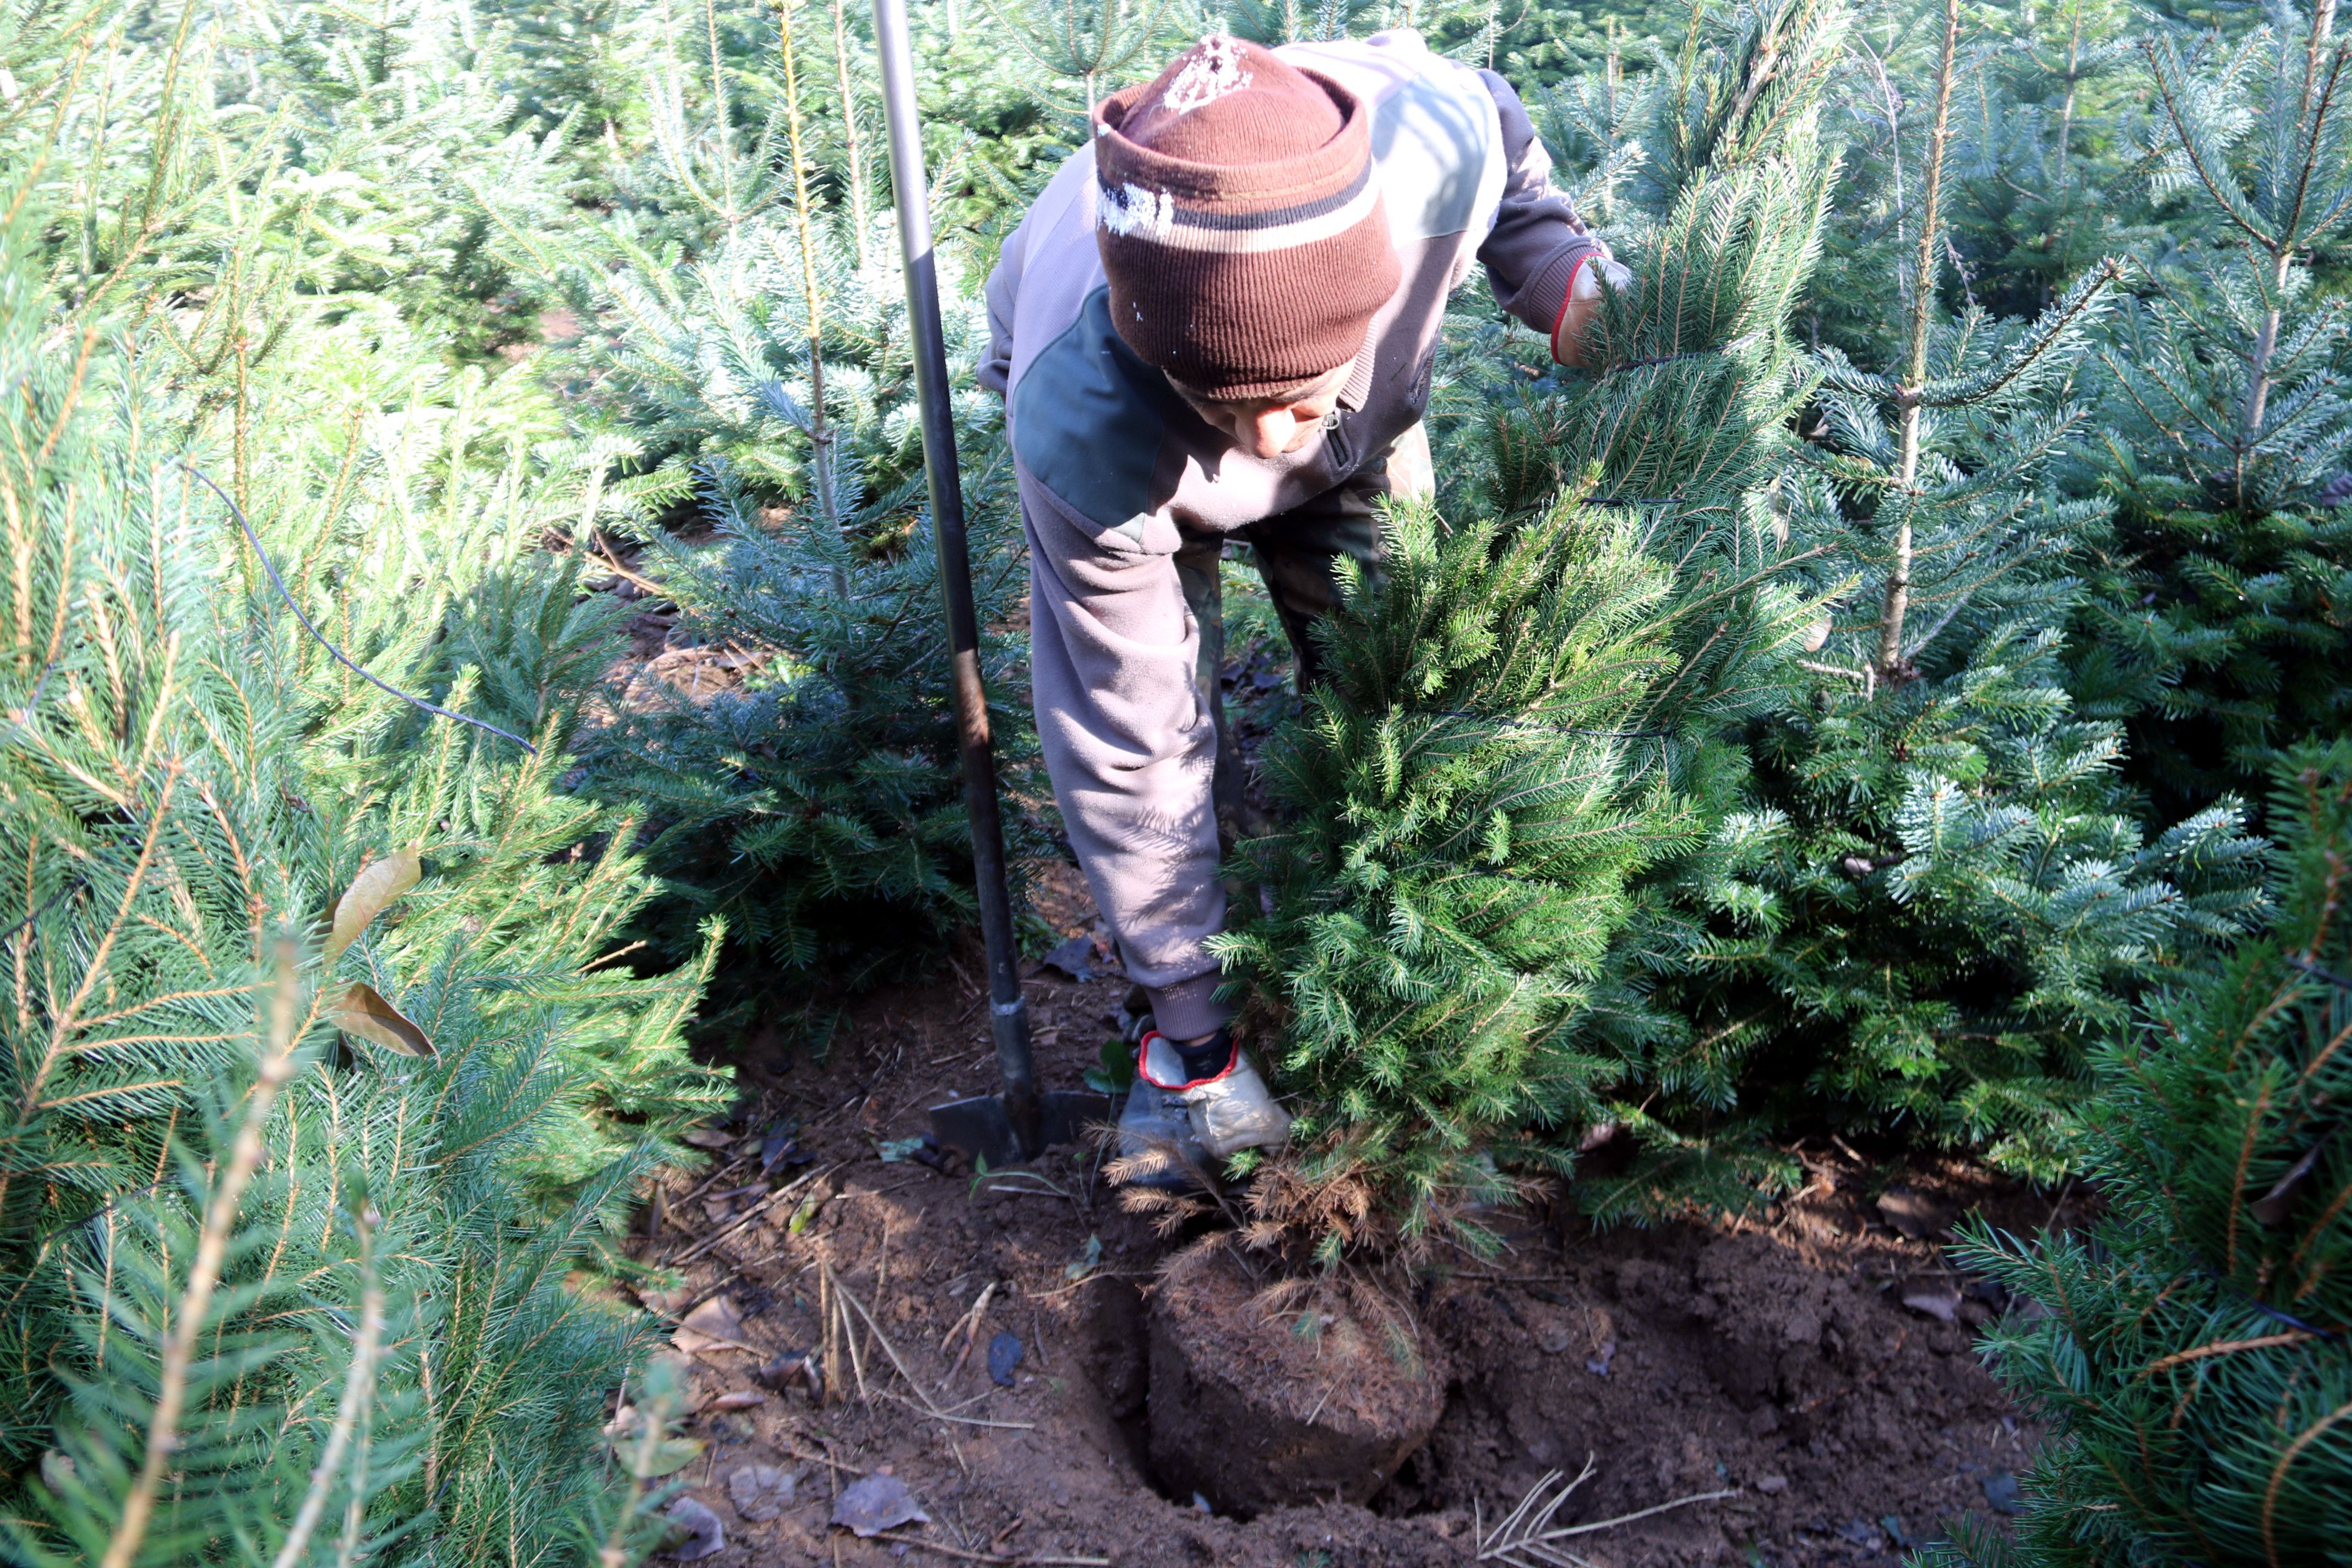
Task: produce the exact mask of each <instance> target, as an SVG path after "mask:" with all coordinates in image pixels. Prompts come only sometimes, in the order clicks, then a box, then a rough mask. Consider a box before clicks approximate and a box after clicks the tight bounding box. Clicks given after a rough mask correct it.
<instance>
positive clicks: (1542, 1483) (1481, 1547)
mask: <svg viewBox="0 0 2352 1568" xmlns="http://www.w3.org/2000/svg"><path fill="white" fill-rule="evenodd" d="M1592 1471H1593V1463H1592V1456H1591V1455H1590V1454H1588V1455H1586V1456H1585V1458H1584V1468H1582V1469H1581V1470H1579V1471H1578V1472H1577V1474H1576V1479H1574V1480H1572V1481H1570V1482H1569V1483H1568V1484H1567V1485H1566V1486H1563V1487H1560V1488H1559V1490H1557V1491H1553V1490H1552V1488H1553V1486H1554V1485H1555V1484H1556V1483H1557V1482H1558V1481H1559V1479H1560V1477H1561V1476H1563V1475H1565V1474H1567V1472H1566V1471H1564V1470H1548V1471H1546V1472H1545V1473H1544V1476H1543V1479H1541V1480H1538V1482H1536V1484H1535V1485H1534V1486H1532V1487H1529V1488H1528V1495H1527V1496H1525V1497H1523V1498H1521V1499H1520V1500H1519V1506H1518V1507H1517V1508H1515V1509H1513V1510H1511V1511H1510V1513H1509V1515H1508V1516H1507V1518H1505V1519H1504V1520H1503V1521H1502V1522H1501V1523H1499V1524H1497V1525H1496V1526H1495V1532H1494V1533H1493V1534H1492V1535H1489V1534H1487V1533H1486V1527H1485V1524H1484V1522H1483V1521H1480V1520H1478V1518H1477V1516H1476V1514H1475V1511H1474V1513H1473V1516H1472V1525H1471V1531H1472V1535H1473V1539H1474V1540H1475V1542H1476V1544H1477V1549H1478V1557H1477V1561H1479V1562H1481V1563H1504V1564H1507V1568H1545V1565H1549V1568H1592V1565H1591V1563H1588V1562H1586V1561H1585V1560H1584V1559H1583V1558H1581V1557H1579V1556H1577V1555H1576V1553H1574V1552H1570V1551H1569V1550H1568V1549H1567V1548H1565V1547H1562V1546H1558V1545H1555V1544H1554V1542H1560V1541H1565V1540H1567V1539H1568V1538H1569V1537H1570V1536H1572V1535H1591V1534H1592V1533H1593V1532H1594V1531H1602V1530H1613V1529H1615V1528H1616V1527H1617V1526H1618V1525H1621V1524H1631V1523H1633V1521H1635V1520H1639V1519H1648V1518H1650V1517H1651V1516H1652V1515H1654V1514H1661V1513H1664V1512H1667V1511H1668V1510H1673V1509H1677V1508H1687V1507H1689V1506H1690V1505H1691V1504H1692V1503H1695V1502H1712V1501H1714V1500H1717V1498H1727V1497H1738V1495H1739V1489H1738V1488H1737V1487H1728V1488H1725V1489H1722V1490H1719V1491H1711V1492H1694V1493H1692V1494H1691V1495H1690V1496H1689V1497H1679V1498H1676V1499H1675V1500H1674V1501H1672V1502H1662V1503H1659V1504H1658V1505H1656V1506H1655V1507H1654V1508H1645V1509H1639V1510H1635V1511H1634V1512H1632V1513H1621V1514H1618V1515H1617V1516H1616V1517H1615V1518H1613V1519H1597V1520H1594V1521H1592V1522H1591V1523H1590V1524H1564V1525H1554V1524H1553V1523H1552V1522H1551V1521H1552V1516H1553V1515H1554V1514H1556V1513H1558V1512H1559V1510H1560V1506H1561V1505H1562V1504H1563V1503H1565V1502H1567V1501H1568V1499H1569V1494H1570V1493H1571V1492H1573V1491H1574V1490H1576V1489H1577V1488H1579V1487H1580V1486H1582V1485H1583V1484H1584V1483H1585V1482H1587V1481H1589V1480H1591V1479H1592ZM1546 1492H1551V1495H1550V1496H1549V1498H1547V1497H1546V1496H1545V1495H1544V1494H1545V1493H1546Z"/></svg>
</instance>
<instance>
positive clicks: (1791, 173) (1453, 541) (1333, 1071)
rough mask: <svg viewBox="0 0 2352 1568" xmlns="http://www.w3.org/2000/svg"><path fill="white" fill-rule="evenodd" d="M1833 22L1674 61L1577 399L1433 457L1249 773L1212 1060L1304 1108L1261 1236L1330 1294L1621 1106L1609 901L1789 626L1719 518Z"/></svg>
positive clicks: (1535, 407) (1779, 387)
mask: <svg viewBox="0 0 2352 1568" xmlns="http://www.w3.org/2000/svg"><path fill="white" fill-rule="evenodd" d="M1846 19H1847V14H1846V13H1845V12H1844V10H1843V8H1842V7H1839V6H1837V5H1821V4H1811V3H1809V0H1792V3H1790V4H1787V5H1780V6H1777V7H1773V8H1770V9H1768V10H1762V11H1755V12H1750V11H1746V10H1742V11H1738V12H1736V13H1732V14H1729V15H1728V16H1724V15H1720V14H1718V15H1716V16H1714V17H1713V18H1712V19H1711V22H1710V24H1709V25H1708V26H1706V28H1705V29H1704V30H1703V31H1702V30H1700V29H1698V28H1696V27H1695V29H1694V35H1693V38H1692V41H1691V42H1690V44H1689V45H1688V46H1687V47H1686V48H1685V53H1684V55H1683V56H1682V57H1681V58H1680V60H1679V61H1678V68H1677V75H1676V79H1675V87H1674V89H1672V90H1670V91H1669V92H1667V93H1665V94H1664V95H1662V97H1661V99H1660V103H1661V121H1662V124H1661V132H1662V135H1661V145H1662V147H1663V148H1664V153H1663V154H1662V156H1661V157H1660V160H1659V163H1658V165H1657V168H1656V171H1655V174H1654V180H1655V182H1656V184H1657V186H1658V188H1659V190H1660V192H1661V195H1660V199H1659V206H1660V208H1661V216H1660V217H1659V218H1658V220H1657V221H1656V222H1655V223H1654V225H1652V226H1648V227H1646V228H1644V229H1643V230H1641V231H1639V232H1638V233H1637V234H1635V235H1633V236H1631V237H1629V245H1628V249H1627V254H1628V256H1629V257H1631V258H1633V265H1634V269H1635V272H1636V275H1637V277H1638V278H1639V279H1640V284H1639V287H1638V289H1633V290H1628V291H1627V292H1625V293H1624V294H1622V295H1618V296H1613V297H1612V299H1611V300H1610V301H1609V304H1608V318H1607V321H1606V324H1605V325H1604V326H1603V327H1601V329H1600V330H1599V331H1597V332H1596V341H1595V348H1596V358H1597V359H1598V360H1599V362H1600V363H1601V369H1600V370H1599V371H1598V372H1596V373H1594V374H1591V375H1589V376H1588V375H1578V374H1570V375H1564V376H1562V377H1560V378H1558V379H1557V380H1549V381H1548V382H1547V383H1546V384H1545V385H1544V386H1543V387H1540V388H1537V389H1533V390H1530V391H1529V392H1528V394H1527V395H1526V396H1525V398H1524V400H1523V401H1520V402H1518V403H1517V405H1507V406H1505V407H1504V408H1502V409H1501V410H1500V411H1498V412H1497V413H1496V415H1495V416H1493V417H1491V418H1489V419H1487V420H1485V421H1482V422H1480V424H1479V425H1478V426H1475V427H1474V429H1473V431H1472V433H1471V434H1470V435H1469V436H1467V437H1458V438H1457V439H1456V440H1454V441H1451V442H1449V443H1447V450H1448V452H1449V453H1450V454H1460V453H1463V452H1465V451H1469V452H1479V451H1483V452H1484V454H1485V456H1484V457H1483V458H1477V459H1475V461H1474V463H1473V465H1472V467H1471V471H1470V473H1469V474H1468V475H1466V476H1457V477H1456V478H1455V479H1454V480H1453V481H1452V482H1450V483H1449V485H1448V486H1447V489H1446V496H1447V501H1446V507H1447V510H1448V514H1449V515H1445V516H1441V514H1440V512H1439V511H1438V510H1435V509H1433V508H1431V507H1428V506H1423V505H1415V506H1411V507H1401V508H1398V509H1396V510H1393V511H1392V512H1391V516H1390V529H1389V533H1388V538H1387V548H1388V559H1387V562H1386V563H1385V565H1384V566H1383V568H1382V570H1381V573H1380V574H1377V575H1373V576H1369V577H1363V578H1360V579H1357V578H1351V579H1350V586H1349V593H1348V594H1347V595H1346V602H1345V604H1344V605H1343V606H1342V608H1341V609H1340V611H1339V614H1338V615H1337V616H1335V617H1334V618H1333V620H1332V623H1331V625H1330V627H1329V629H1328V654H1329V662H1330V668H1331V669H1332V671H1333V674H1332V677H1331V679H1330V680H1329V682H1328V684H1327V685H1325V686H1323V687H1321V688H1320V689H1317V690H1316V691H1314V692H1312V693H1310V694H1309V695H1308V696H1307V708H1306V713H1305V716H1304V718H1303V719H1302V720H1301V721H1299V722H1298V724H1297V726H1295V727H1294V728H1293V729H1292V730H1291V731H1289V732H1288V733H1287V734H1286V737H1284V738H1283V739H1282V741H1281V742H1279V743H1278V744H1277V746H1276V749H1275V752H1274V754H1273V761H1272V763H1271V766H1270V773H1271V781H1270V782H1271V787H1272V794H1273V795H1274V796H1275V799H1276V802H1277V804H1278V805H1279V806H1280V807H1281V808H1282V809H1283V810H1284V811H1285V813H1286V816H1287V818H1288V821H1287V824H1286V826H1285V827H1284V828H1283V829H1282V830H1280V831H1278V832H1276V833H1275V834H1273V835H1271V836H1268V837H1264V838H1261V839H1256V840H1252V841H1247V842H1244V844H1243V846H1242V847H1241V848H1240V850H1239V852H1238V858H1239V862H1240V868H1241V869H1242V870H1243V872H1244V874H1245V875H1246V876H1247V878H1248V879H1250V880H1252V881H1254V882H1255V883H1257V884H1258V885H1259V887H1260V888H1262V889H1264V892H1263V895H1262V896H1263V898H1264V899H1265V907H1266V911H1267V912H1266V913H1265V916H1264V917H1263V918H1262V919H1258V920H1254V921H1249V922H1248V923H1247V924H1245V925H1243V926H1241V927H1239V928H1238V929H1236V930H1235V931H1234V932H1232V933H1231V934H1229V936H1228V937H1227V938H1226V939H1225V945H1224V950H1223V951H1224V952H1225V954H1226V957H1227V962H1228V963H1229V964H1230V965H1232V966H1233V967H1234V969H1235V970H1237V971H1238V972H1240V973H1244V974H1247V975H1248V976H1250V977H1251V979H1252V980H1253V982H1254V984H1253V987H1252V991H1251V998H1252V1001H1251V1008H1250V1011H1249V1013H1248V1014H1247V1015H1246V1016H1245V1023H1244V1028H1245V1029H1246V1030H1249V1031H1251V1032H1255V1033H1259V1034H1260V1035H1261V1037H1268V1038H1270V1039H1271V1040H1276V1041H1278V1043H1273V1044H1272V1046H1271V1051H1270V1054H1271V1056H1272V1058H1273V1060H1274V1062H1275V1063H1276V1066H1277V1067H1278V1068H1279V1069H1280V1071H1281V1072H1282V1074H1283V1075H1284V1077H1285V1081H1286V1083H1288V1084H1291V1085H1293V1086H1295V1087H1297V1089H1301V1090H1303V1091H1304V1096H1305V1099H1306V1100H1307V1104H1308V1105H1309V1107H1310V1110H1309V1113H1308V1114H1307V1116H1306V1117H1304V1118H1302V1124H1301V1126H1300V1128H1299V1131H1298V1138H1297V1142H1295V1144H1294V1152H1293V1153H1292V1154H1290V1155H1288V1156H1286V1158H1285V1159H1284V1160H1283V1161H1281V1162H1278V1163H1277V1166H1276V1169H1275V1170H1274V1171H1272V1172H1270V1173H1268V1176H1267V1177H1266V1179H1265V1180H1264V1182H1263V1183H1262V1185H1261V1188H1260V1196H1259V1200H1258V1201H1259V1203H1260V1206H1261V1215H1262V1219H1263V1221H1264V1223H1265V1225H1266V1226H1268V1227H1270V1228H1272V1229H1274V1230H1276V1231H1283V1230H1285V1229H1286V1228H1287V1229H1288V1231H1289V1233H1290V1234H1293V1235H1303V1236H1304V1237H1307V1238H1308V1239H1311V1240H1312V1241H1313V1242H1314V1243H1315V1244H1316V1245H1317V1247H1318V1249H1319V1251H1320V1255H1321V1256H1322V1257H1323V1258H1325V1259H1326V1260H1329V1259H1332V1258H1336V1257H1338V1256H1339V1255H1340V1253H1341V1252H1342V1251H1343V1250H1344V1249H1345V1248H1346V1247H1348V1246H1349V1245H1350V1244H1356V1245H1370V1246H1374V1247H1379V1246H1385V1245H1390V1244H1396V1243H1402V1245H1404V1246H1406V1247H1415V1246H1419V1245H1423V1244H1424V1243H1425V1242H1426V1241H1427V1239H1428V1238H1429V1237H1431V1235H1432V1234H1433V1232H1434V1231H1435V1230H1436V1229H1437V1228H1439V1227H1441V1226H1446V1225H1451V1226H1454V1228H1455V1229H1457V1230H1463V1231H1466V1232H1467V1233H1469V1234H1471V1235H1473V1236H1475V1222H1473V1221H1471V1220H1470V1219H1469V1218H1468V1217H1467V1210H1468V1209H1469V1207H1470V1206H1471V1205H1475V1204H1476V1203H1478V1202H1481V1201H1486V1200H1491V1199H1494V1198H1496V1197H1499V1196H1502V1195H1504V1194H1507V1193H1510V1192H1512V1191H1514V1190H1516V1184H1517V1183H1516V1178H1515V1177H1514V1176H1513V1175H1512V1174H1510V1173H1508V1171H1507V1169H1506V1167H1508V1166H1510V1165H1513V1164H1517V1165H1519V1166H1521V1167H1522V1168H1524V1166H1525V1165H1526V1164H1527V1163H1535V1164H1537V1165H1538V1166H1539V1167H1540V1166H1549V1167H1552V1168H1558V1167H1559V1166H1561V1165H1563V1164H1565V1163H1567V1162H1568V1160H1569V1159H1570V1157H1571V1151H1572V1148H1573V1143H1574V1139H1575V1135H1576V1134H1577V1133H1578V1132H1579V1131H1580V1130H1581V1129H1583V1128H1584V1127H1586V1126H1588V1125H1590V1124H1591V1123H1593V1122H1595V1121H1601V1120H1603V1119H1604V1117H1605V1115H1606V1111H1605V1101H1604V1100H1603V1094H1604V1092H1605V1091H1606V1090H1607V1089H1609V1088H1611V1087H1612V1085H1613V1084H1615V1083H1616V1082H1618V1081H1619V1080H1620V1079H1622V1074H1623V1070H1624V1061H1623V1058H1622V1055H1620V1054H1619V1052H1618V1051H1617V1050H1616V1049H1615V1048H1613V1046H1612V1042H1611V1041H1610V1039H1609V1036H1608V1031H1607V1028H1606V1026H1605V1016H1606V1015H1607V1014H1608V1013H1609V1012H1610V1011H1611V1010H1612V1009H1614V1008H1620V1007H1621V1006H1622V998H1618V997H1616V996H1615V995H1614V994H1613V991H1614V977H1613V975H1612V969H1611V966H1610V964H1609V963H1608V962H1607V959H1608V950H1609V943H1610V940H1611V938H1612V934H1614V933H1615V932H1616V931H1618V930H1619V929H1620V928H1621V927H1622V925H1623V923H1624V921H1626V919H1627V918H1628V915H1629V913H1630V910H1631V901H1630V900H1629V898H1628V895H1627V889H1626V883H1627V879H1628V878H1629V877H1631V876H1632V875H1633V874H1634V873H1635V872H1636V871H1638V870H1639V869H1641V868H1643V866H1644V865H1646V864H1649V863H1651V862H1654V860H1656V859H1657V858H1659V857H1660V856H1661V855H1664V854H1667V853H1671V852H1676V851H1681V850H1687V849H1689V848H1691V847H1694V846H1695V845H1696V843H1697V842H1698V841H1699V840H1700V839H1702V838H1703V837H1704V835H1705V833H1706V828H1707V826H1708V823H1707V820H1706V813H1705V810H1704V809H1703V805H1704V803H1705V802H1706V800H1707V798H1708V795H1707V791H1708V789H1709V787H1710V782H1711V777H1712V773H1713V772H1714V770H1715V769H1716V767H1717V766H1718V765H1719V763H1720V757H1719V753H1718V752H1717V748H1716V747H1715V746H1714V745H1713V744H1712V743H1711V739H1710V734H1709V731H1711V730H1712V729H1714V728H1717V727H1719V726H1720V725H1721V723H1722V722H1723V721H1724V719H1725V716H1726V715H1727V714H1735V713H1738V712H1742V711H1745V710H1747V709H1748V706H1749V705H1750V704H1752V703H1753V702H1754V701H1755V700H1756V692H1755V688H1754V682H1753V679H1752V677H1753V674H1754V668H1753V667H1754V666H1755V665H1756V664H1757V662H1758V661H1759V658H1761V657H1762V655H1763V654H1764V652H1765V651H1766V650H1767V649H1769V647H1770V646H1771V645H1772V644H1773V643H1774V642H1776V641H1779V640H1785V638H1786V637H1789V636H1790V635H1792V634H1793V632H1794V630H1795V628H1796V626H1799V625H1801V621H1802V619H1803V616H1802V613H1801V611H1802V607H1801V605H1797V604H1796V603H1795V602H1794V600H1793V599H1792V597H1791V596H1790V595H1787V594H1786V593H1783V592H1779V591H1776V590H1774V589H1773V588H1772V587H1771V580H1772V578H1773V576H1774V574H1775V572H1776V570H1777V561H1776V552H1777V546H1776V543H1775V541H1774V535H1773V532H1772V531H1771V529H1770V527H1769V521H1770V520H1769V515H1768V513H1767V511H1766V510H1765V507H1764V506H1763V504H1762V499H1761V497H1759V496H1755V495H1751V494H1750V493H1748V489H1747V487H1748V484H1750V483H1751V482H1754V481H1756V480H1757V479H1759V477H1760V476H1761V475H1762V474H1764V473H1765V472H1767V471H1769V463H1767V462H1766V461H1765V459H1764V458H1763V457H1762V455H1761V453H1760V451H1759V447H1769V445H1771V444H1772V443H1773V442H1775V441H1776V440H1778V439H1779V437H1778V434H1777V432H1778V430H1779V428H1780V416H1781V415H1782V414H1783V413H1784V412H1785V410H1786V408H1787V406H1788V404H1789V401H1790V398H1791V397H1792V396H1793V395H1794V394H1795V393H1796V392H1797V391H1798V390H1799V384H1798V381H1797V378H1796V374H1795V361H1794V356H1793V351H1792V349H1791V347H1790V344H1789V343H1788V342H1787V339H1786V315H1787V309H1788V302H1789V300H1790V297H1791V294H1792V292H1793V290H1794V289H1795V288H1796V287H1797V286H1798V284H1799V283H1800V281H1801V278H1802V275H1803V271H1804V268H1805V265H1806V263H1807V261H1808V259H1809V258H1810V256H1811V245H1812V241H1813V237H1814V234H1815V232H1816V229H1817V226H1818V223H1819V215H1820V207H1821V203H1822V193H1823V189H1824V186H1825V183H1826V180H1827V175H1828V164H1827V162H1826V160H1824V159H1823V158H1822V156H1821V154H1820V153H1819V151H1818V148H1817V145H1816V143H1815V141H1814V138H1813V134H1812V111H1813V105H1814V102H1815V100H1816V98H1817V96H1818V92H1819V89H1820V86H1821V83H1822V79H1823V77H1824V75H1825V74H1826V69H1827V67H1828V64H1829V62H1830V61H1831V60H1832V58H1834V56H1835V52H1836V49H1837V47H1838V42H1839V38H1840V36H1841V34H1842V31H1843V27H1844V26H1845V25H1846ZM1455 460H1456V459H1455V458H1449V463H1450V464H1451V463H1452V462H1454V461H1455ZM1498 1162H1500V1163H1499V1164H1498Z"/></svg>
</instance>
